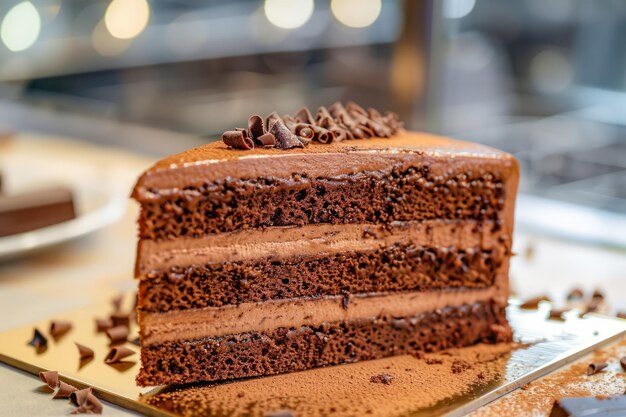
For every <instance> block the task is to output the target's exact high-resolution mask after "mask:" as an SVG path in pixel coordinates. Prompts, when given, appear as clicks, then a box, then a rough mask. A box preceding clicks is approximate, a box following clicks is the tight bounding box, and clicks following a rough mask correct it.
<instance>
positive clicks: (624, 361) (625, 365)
mask: <svg viewBox="0 0 626 417" xmlns="http://www.w3.org/2000/svg"><path fill="white" fill-rule="evenodd" d="M619 364H620V365H622V369H623V370H625V371H626V356H622V357H621V358H620V360H619Z"/></svg>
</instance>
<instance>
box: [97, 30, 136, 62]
mask: <svg viewBox="0 0 626 417" xmlns="http://www.w3.org/2000/svg"><path fill="white" fill-rule="evenodd" d="M131 42H132V41H131V40H130V39H120V38H114V37H113V36H112V35H111V33H109V31H108V30H107V28H106V27H105V25H104V22H103V21H100V22H99V23H98V24H97V25H96V27H95V28H94V30H93V32H92V34H91V43H92V45H93V48H94V49H95V50H96V52H98V53H99V54H100V55H102V56H106V57H114V56H118V55H121V54H122V53H124V51H126V50H127V49H128V47H129V46H130V44H131Z"/></svg>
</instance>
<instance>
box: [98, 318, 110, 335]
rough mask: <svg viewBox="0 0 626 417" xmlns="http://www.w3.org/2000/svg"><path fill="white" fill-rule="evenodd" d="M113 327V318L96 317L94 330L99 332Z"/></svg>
mask: <svg viewBox="0 0 626 417" xmlns="http://www.w3.org/2000/svg"><path fill="white" fill-rule="evenodd" d="M111 327H113V320H111V319H110V318H109V319H96V332H98V333H101V332H104V331H106V330H108V329H110V328H111Z"/></svg>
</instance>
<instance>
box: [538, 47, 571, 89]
mask: <svg viewBox="0 0 626 417" xmlns="http://www.w3.org/2000/svg"><path fill="white" fill-rule="evenodd" d="M530 77H531V80H532V82H533V84H534V85H535V87H537V89H539V90H540V91H543V92H545V93H558V92H560V91H563V90H564V89H565V88H567V87H568V86H569V85H570V84H571V82H572V78H573V74H572V66H571V64H570V62H569V59H568V58H567V56H565V54H564V53H563V52H562V51H560V50H558V49H545V50H543V51H541V52H539V53H538V54H537V55H535V56H534V57H533V59H532V60H531V61H530Z"/></svg>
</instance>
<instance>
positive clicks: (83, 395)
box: [70, 388, 103, 414]
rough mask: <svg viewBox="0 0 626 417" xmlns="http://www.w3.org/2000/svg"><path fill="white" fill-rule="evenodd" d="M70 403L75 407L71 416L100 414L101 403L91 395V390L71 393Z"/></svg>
mask: <svg viewBox="0 0 626 417" xmlns="http://www.w3.org/2000/svg"><path fill="white" fill-rule="evenodd" d="M70 401H71V402H72V404H74V406H76V407H77V408H76V409H75V410H74V411H72V414H102V408H103V407H102V403H101V402H100V400H98V398H96V396H95V395H93V392H92V391H91V388H85V389H82V390H79V391H74V392H72V393H71V394H70Z"/></svg>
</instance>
